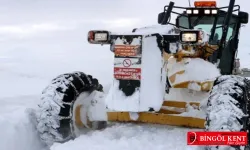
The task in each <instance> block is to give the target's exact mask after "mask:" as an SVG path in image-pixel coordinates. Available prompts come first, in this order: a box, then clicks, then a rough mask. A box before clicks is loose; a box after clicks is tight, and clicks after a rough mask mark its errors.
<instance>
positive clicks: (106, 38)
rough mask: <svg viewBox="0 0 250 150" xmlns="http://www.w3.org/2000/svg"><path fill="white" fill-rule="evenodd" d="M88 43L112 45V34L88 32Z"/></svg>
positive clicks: (95, 31)
mask: <svg viewBox="0 0 250 150" xmlns="http://www.w3.org/2000/svg"><path fill="white" fill-rule="evenodd" d="M88 42H89V43H91V44H110V32H109V31H101V30H91V31H89V32H88Z"/></svg>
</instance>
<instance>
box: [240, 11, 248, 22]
mask: <svg viewBox="0 0 250 150" xmlns="http://www.w3.org/2000/svg"><path fill="white" fill-rule="evenodd" d="M239 19H240V23H244V24H247V23H248V13H247V12H243V11H240V12H239Z"/></svg>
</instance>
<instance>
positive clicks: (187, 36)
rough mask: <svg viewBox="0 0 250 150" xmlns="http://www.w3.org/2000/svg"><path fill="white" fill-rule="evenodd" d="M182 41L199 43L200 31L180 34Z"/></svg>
mask: <svg viewBox="0 0 250 150" xmlns="http://www.w3.org/2000/svg"><path fill="white" fill-rule="evenodd" d="M180 40H181V42H182V43H190V44H193V43H197V42H198V40H199V31H195V30H189V31H188V30H187V31H181V32H180Z"/></svg>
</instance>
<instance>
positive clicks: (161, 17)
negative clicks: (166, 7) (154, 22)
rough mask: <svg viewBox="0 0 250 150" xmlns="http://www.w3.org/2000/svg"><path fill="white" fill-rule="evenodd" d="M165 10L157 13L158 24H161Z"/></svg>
mask: <svg viewBox="0 0 250 150" xmlns="http://www.w3.org/2000/svg"><path fill="white" fill-rule="evenodd" d="M164 15H165V12H161V13H159V14H158V24H161V23H162V21H163V19H164Z"/></svg>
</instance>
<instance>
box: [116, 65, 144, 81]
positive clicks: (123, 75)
mask: <svg viewBox="0 0 250 150" xmlns="http://www.w3.org/2000/svg"><path fill="white" fill-rule="evenodd" d="M114 77H115V78H116V79H124V80H141V68H118V67H115V68H114Z"/></svg>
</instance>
